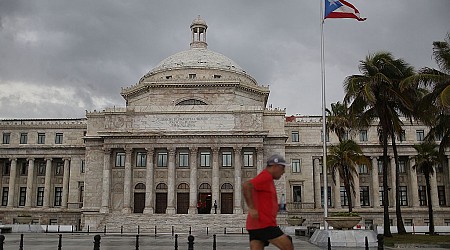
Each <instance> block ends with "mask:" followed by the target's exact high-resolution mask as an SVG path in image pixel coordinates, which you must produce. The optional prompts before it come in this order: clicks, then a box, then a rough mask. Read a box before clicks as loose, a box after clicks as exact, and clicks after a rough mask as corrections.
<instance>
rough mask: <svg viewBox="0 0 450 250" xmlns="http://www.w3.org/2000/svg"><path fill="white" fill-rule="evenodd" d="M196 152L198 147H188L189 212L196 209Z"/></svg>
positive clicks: (194, 211) (191, 212) (194, 212)
mask: <svg viewBox="0 0 450 250" xmlns="http://www.w3.org/2000/svg"><path fill="white" fill-rule="evenodd" d="M197 153H198V148H195V147H192V148H190V157H189V162H190V164H189V165H190V167H191V173H190V175H189V178H190V180H189V181H190V185H189V210H188V213H189V214H196V213H197V212H198V211H197V186H198V185H197Z"/></svg>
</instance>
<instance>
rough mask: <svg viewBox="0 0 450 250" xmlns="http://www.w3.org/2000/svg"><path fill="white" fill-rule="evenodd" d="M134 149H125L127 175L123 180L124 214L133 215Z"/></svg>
mask: <svg viewBox="0 0 450 250" xmlns="http://www.w3.org/2000/svg"><path fill="white" fill-rule="evenodd" d="M132 151H133V149H131V148H126V149H125V174H124V180H123V209H122V213H124V214H129V213H131V189H132V187H131V181H132V178H133V169H132V167H131V152H132Z"/></svg>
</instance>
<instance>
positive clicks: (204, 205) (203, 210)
mask: <svg viewBox="0 0 450 250" xmlns="http://www.w3.org/2000/svg"><path fill="white" fill-rule="evenodd" d="M198 196H199V197H198V204H197V209H198V213H199V214H209V213H211V207H212V196H211V193H199V194H198Z"/></svg>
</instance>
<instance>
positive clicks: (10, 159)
mask: <svg viewBox="0 0 450 250" xmlns="http://www.w3.org/2000/svg"><path fill="white" fill-rule="evenodd" d="M8 159H9V161H17V157H9V158H8Z"/></svg>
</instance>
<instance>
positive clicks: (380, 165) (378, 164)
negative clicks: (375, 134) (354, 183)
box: [377, 160, 383, 174]
mask: <svg viewBox="0 0 450 250" xmlns="http://www.w3.org/2000/svg"><path fill="white" fill-rule="evenodd" d="M377 166H378V174H383V160H378V161H377Z"/></svg>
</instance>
